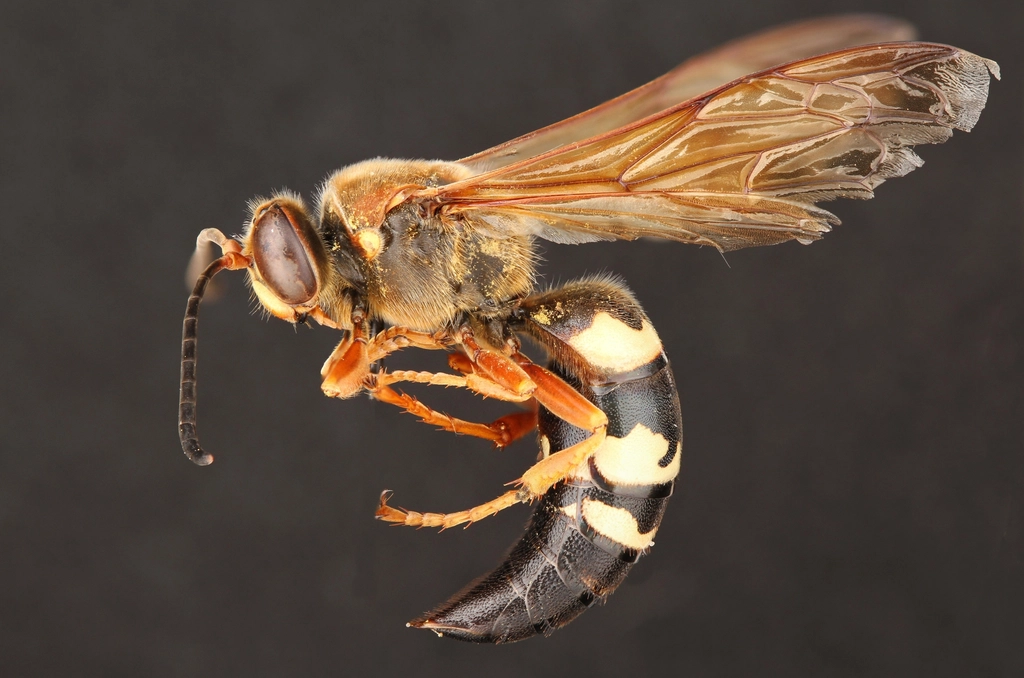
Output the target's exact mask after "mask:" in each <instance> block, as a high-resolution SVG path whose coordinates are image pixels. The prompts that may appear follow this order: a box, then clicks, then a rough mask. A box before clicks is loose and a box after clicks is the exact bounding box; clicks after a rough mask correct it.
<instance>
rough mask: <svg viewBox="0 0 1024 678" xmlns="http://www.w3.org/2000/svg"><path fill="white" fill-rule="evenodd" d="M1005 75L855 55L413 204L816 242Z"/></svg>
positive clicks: (608, 228) (710, 240) (902, 50)
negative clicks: (838, 201) (837, 206)
mask: <svg viewBox="0 0 1024 678" xmlns="http://www.w3.org/2000/svg"><path fill="white" fill-rule="evenodd" d="M990 72H991V73H993V74H996V75H998V71H997V67H996V65H995V64H994V63H993V62H990V61H987V60H985V59H982V58H981V57H978V56H976V55H974V54H971V53H969V52H965V51H962V50H959V49H956V48H954V47H949V46H946V45H935V44H929V43H890V44H885V45H869V46H865V47H857V48H852V49H847V50H844V51H841V52H835V53H832V54H826V55H823V56H819V57H814V58H811V59H806V60H804V61H798V62H795V63H792V64H788V65H785V66H781V67H777V68H773V69H770V70H768V71H764V72H761V73H758V74H754V75H750V76H747V77H745V78H742V79H740V80H738V81H734V82H732V83H730V84H728V85H726V86H724V87H722V88H720V89H718V90H716V91H714V92H711V93H709V94H707V95H705V96H703V97H701V98H699V99H696V100H692V101H689V102H686V103H684V104H681V105H678V106H675V107H672V108H668V109H666V110H664V111H661V112H659V113H657V114H654V115H651V116H649V117H647V118H645V119H643V120H640V121H637V122H634V123H632V124H629V125H627V126H625V127H622V128H619V129H616V130H613V131H611V132H608V133H605V134H602V135H599V136H596V137H592V138H590V139H585V140H583V141H579V142H575V143H572V144H568V145H566V146H563V147H560V148H557V149H554V150H552V151H549V152H547V153H543V154H541V155H539V156H536V157H533V158H529V159H526V160H523V161H520V162H517V163H514V164H511V165H508V166H506V167H504V168H501V169H498V170H495V171H492V172H488V173H484V174H481V175H478V176H474V177H471V178H469V179H466V180H463V181H460V182H456V183H453V184H449V185H447V186H443V187H440V188H436V189H425V190H423V191H421V192H419V193H418V194H415V195H413V196H412V199H413V200H419V201H423V202H429V203H432V204H433V209H440V210H441V214H442V215H443V216H447V217H448V218H449V219H459V220H461V221H462V222H463V223H464V224H467V223H468V224H469V225H470V226H473V227H476V228H479V229H481V230H484V231H487V232H489V233H490V234H492V235H495V236H501V235H502V234H505V235H507V234H512V233H517V234H522V233H526V234H533V235H537V236H539V237H542V238H546V239H548V240H552V241H555V242H567V243H576V242H587V241H592V240H602V239H617V238H624V239H632V238H637V237H641V236H656V237H662V238H668V239H672V240H678V241H682V242H691V243H696V244H705V245H713V246H715V247H717V248H719V249H722V250H731V249H738V248H741V247H749V246H753V245H768V244H774V243H778V242H783V241H786V240H791V239H796V240H800V241H803V242H809V241H811V240H815V239H817V238H819V237H821V235H822V233H824V232H826V231H828V230H829V229H830V225H831V224H835V223H838V220H837V219H836V218H835V217H834V216H833V215H832V214H831V213H829V212H827V211H825V210H823V209H821V208H818V207H816V206H815V205H814V203H815V202H819V201H822V200H830V199H833V198H838V197H858V198H868V197H871V195H872V189H874V187H875V186H877V185H878V184H880V183H882V182H883V181H884V180H886V179H888V178H891V177H897V176H902V175H904V174H906V173H908V172H910V171H911V170H913V169H914V168H915V167H918V166H920V164H921V160H920V158H919V157H918V156H917V155H916V154H915V153H914V151H913V150H912V149H911V146H913V145H915V144H921V143H938V142H942V141H945V140H946V139H947V138H948V137H949V136H950V135H951V134H952V130H953V129H961V130H970V129H971V127H973V125H974V123H975V122H976V121H977V119H978V115H979V114H980V112H981V109H982V108H983V107H984V105H985V100H986V98H987V95H988V82H989V73H990Z"/></svg>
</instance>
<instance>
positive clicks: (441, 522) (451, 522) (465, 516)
mask: <svg viewBox="0 0 1024 678" xmlns="http://www.w3.org/2000/svg"><path fill="white" fill-rule="evenodd" d="M390 496H391V491H390V490H384V491H383V492H381V494H380V505H379V506H378V507H377V513H376V514H375V516H376V517H377V519H378V520H383V521H386V522H389V523H395V524H396V525H409V526H411V527H440V528H441V529H442V530H446V529H448V528H449V527H455V526H456V525H462V524H463V523H466V527H469V526H470V525H472V524H473V523H475V522H476V521H478V520H483V519H484V518H487V517H488V516H493V515H494V514H495V513H497V512H498V511H502V510H504V509H507V508H508V507H509V506H515V505H516V504H519V503H522V501H523V500H522V498H521V497H520V496H519V492H517V491H515V490H512V491H511V492H506V493H505V494H503V495H501V496H500V497H498V498H497V499H492V500H491V501H489V502H487V503H486V504H480V505H479V506H475V507H473V508H471V509H469V510H468V511H459V512H457V513H419V512H417V511H407V510H405V509H396V508H393V507H391V506H388V498H390Z"/></svg>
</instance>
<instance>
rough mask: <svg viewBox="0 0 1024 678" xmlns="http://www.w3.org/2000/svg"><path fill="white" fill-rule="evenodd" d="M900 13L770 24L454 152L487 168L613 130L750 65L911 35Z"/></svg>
mask: <svg viewBox="0 0 1024 678" xmlns="http://www.w3.org/2000/svg"><path fill="white" fill-rule="evenodd" d="M914 37H915V31H914V27H913V26H912V25H910V24H909V23H907V22H905V21H901V20H899V19H894V18H892V17H887V16H879V15H874V14H851V15H845V16H835V17H820V18H816V19H810V20H807V21H801V22H798V23H794V24H789V25H787V26H780V27H776V28H771V29H768V30H765V31H761V32H760V33H756V34H754V35H750V36H746V37H744V38H740V39H739V40H734V41H732V42H730V43H727V44H725V45H722V46H721V47H718V48H716V49H714V50H712V51H710V52H707V53H705V54H701V55H699V56H695V57H693V58H691V59H687V60H686V61H685V62H683V63H682V64H680V65H679V66H677V67H676V68H674V69H672V70H671V71H669V72H668V73H666V74H665V75H663V76H661V77H660V78H657V79H656V80H653V81H651V82H649V83H647V84H646V85H643V86H641V87H638V88H636V89H634V90H632V91H630V92H627V93H626V94H623V95H622V96H619V97H616V98H614V99H612V100H611V101H606V102H605V103H603V104H601V105H600V106H595V107H594V108H592V109H590V110H588V111H584V112H583V113H580V114H579V115H574V116H573V117H571V118H568V119H566V120H562V121H561V122H557V123H555V124H553V125H549V126H547V127H545V128H543V129H539V130H537V131H535V132H530V133H529V134H524V135H523V136H521V137H518V138H516V139H513V140H512V141H508V142H505V143H503V144H500V145H498V146H495V147H494V148H489V149H487V150H486V151H481V152H480V153H476V154H475V155H472V156H470V157H468V158H464V159H462V160H460V161H459V162H461V163H462V164H464V165H466V166H468V167H469V168H471V169H472V170H474V171H475V172H489V171H491V170H495V169H498V168H499V167H504V166H506V165H509V164H511V163H513V162H516V161H519V160H523V159H524V158H532V157H534V156H536V155H540V154H541V153H546V152H548V151H550V150H553V149H555V148H558V147H559V146H564V145H566V144H570V143H573V142H576V141H581V140H583V139H588V138H590V137H594V136H597V135H599V134H604V133H606V132H611V131H612V130H614V129H617V128H619V127H622V126H623V125H627V124H629V123H631V122H635V121H637V120H640V119H641V118H646V117H647V116H649V115H653V114H655V113H658V112H659V111H663V110H665V109H666V108H670V107H672V106H675V105H677V104H681V103H683V102H685V101H688V100H690V99H693V98H694V97H698V96H701V95H702V94H705V93H707V92H710V91H712V90H714V89H716V88H718V87H721V86H722V85H725V84H726V83H729V82H732V81H733V80H736V79H738V78H742V77H743V76H745V75H747V74H749V73H757V72H758V71H763V70H765V69H767V68H771V67H772V66H778V65H779V64H785V63H789V62H791V61H797V60H799V59H806V58H808V57H812V56H817V55H819V54H825V53H826V52H834V51H837V50H841V49H846V48H848V47H855V46H857V45H869V44H875V43H880V42H896V41H900V40H913V39H914Z"/></svg>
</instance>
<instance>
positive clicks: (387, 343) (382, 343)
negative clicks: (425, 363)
mask: <svg viewBox="0 0 1024 678" xmlns="http://www.w3.org/2000/svg"><path fill="white" fill-rule="evenodd" d="M452 343H454V340H453V339H452V338H451V336H450V335H449V334H448V333H447V332H435V333H433V334H431V333H429V332H420V331H418V330H411V329H409V328H408V327H389V328H387V329H386V330H384V331H382V332H380V333H378V334H377V336H375V337H374V338H373V339H372V340H371V341H370V343H369V346H368V347H367V355H368V357H369V359H370V362H371V363H373V362H377V361H378V360H380V359H381V358H385V357H387V356H389V355H391V354H392V353H394V352H395V351H400V350H401V349H403V348H408V347H409V346H412V347H414V348H422V349H426V350H429V351H434V350H439V349H440V350H447V349H448V348H449V347H450V346H451V345H452Z"/></svg>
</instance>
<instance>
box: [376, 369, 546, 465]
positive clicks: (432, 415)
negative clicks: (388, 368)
mask: <svg viewBox="0 0 1024 678" xmlns="http://www.w3.org/2000/svg"><path fill="white" fill-rule="evenodd" d="M440 376H455V375H440ZM370 395H372V396H373V397H374V398H375V399H377V400H379V401H381V402H384V403H388V404H390V405H395V406H396V407H400V408H402V409H403V410H405V411H406V412H408V413H409V414H412V415H413V416H416V417H418V418H419V419H420V420H421V421H423V422H424V423H426V424H431V425H433V426H437V427H439V428H441V429H442V430H445V431H451V432H453V433H459V434H463V435H469V436H474V437H476V438H483V439H484V440H490V441H491V442H493V443H494V444H495V445H497V446H498V447H505V446H506V445H510V444H511V443H513V442H514V441H516V440H518V439H520V438H522V437H523V436H525V435H526V434H527V433H529V432H530V431H532V430H534V429H535V428H536V427H537V412H536V411H529V412H515V413H513V414H509V415H506V416H504V417H501V418H500V419H497V420H495V421H493V422H491V423H490V424H478V423H475V422H471V421H464V420H462V419H456V418H455V417H452V416H450V415H447V414H444V413H443V412H438V411H436V410H433V409H431V408H429V407H427V406H426V405H424V404H423V403H421V402H420V401H419V400H417V399H416V398H414V397H413V396H411V395H408V394H406V393H398V392H397V391H395V390H394V389H392V388H390V387H389V386H386V385H382V384H378V385H376V386H373V387H371V388H370Z"/></svg>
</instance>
